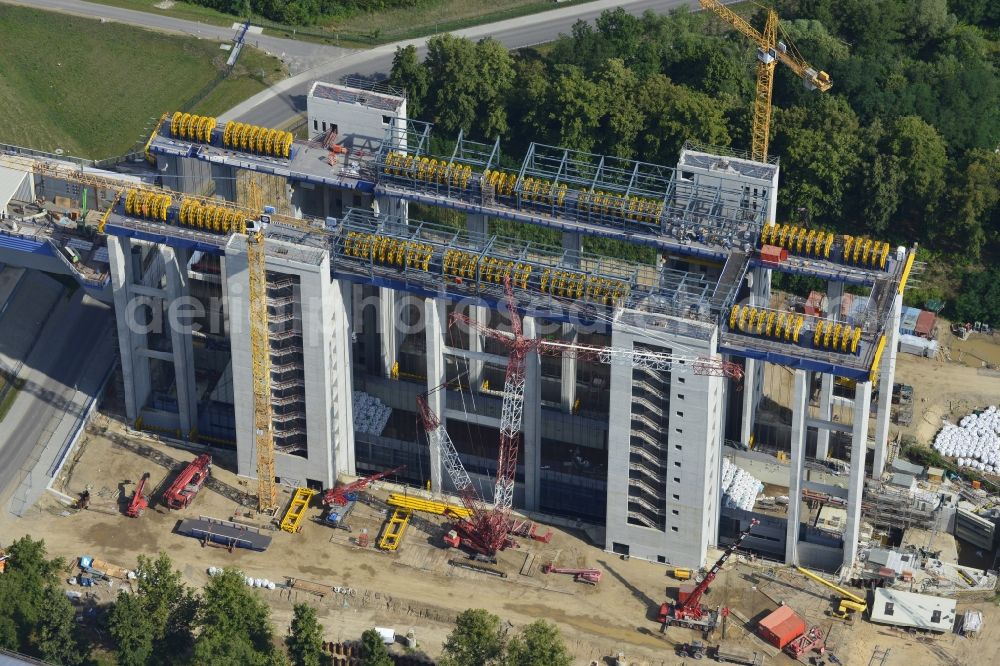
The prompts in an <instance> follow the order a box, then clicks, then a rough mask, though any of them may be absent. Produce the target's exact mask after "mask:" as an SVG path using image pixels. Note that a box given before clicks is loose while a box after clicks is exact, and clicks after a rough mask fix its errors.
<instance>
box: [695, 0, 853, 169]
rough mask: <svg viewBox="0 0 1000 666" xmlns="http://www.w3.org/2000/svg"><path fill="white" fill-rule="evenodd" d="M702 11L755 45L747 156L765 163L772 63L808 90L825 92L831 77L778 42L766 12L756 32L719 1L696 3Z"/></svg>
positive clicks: (773, 15) (775, 20) (771, 12)
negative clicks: (793, 75) (754, 86)
mask: <svg viewBox="0 0 1000 666" xmlns="http://www.w3.org/2000/svg"><path fill="white" fill-rule="evenodd" d="M698 2H699V4H701V6H702V8H704V9H711V10H712V11H713V12H715V13H716V14H717V15H718V16H719V17H720V18H722V20H724V21H725V22H726V23H728V24H730V25H731V26H733V27H734V28H736V30H737V31H738V32H740V33H742V34H743V35H745V36H746V37H748V38H750V39H751V40H752V41H753V42H754V43H755V44H757V91H756V94H755V95H754V101H753V129H752V140H751V147H750V157H751V158H752V159H754V160H756V161H758V162H764V161H765V160H767V144H768V141H769V138H770V132H771V91H772V89H773V88H774V63H775V61H776V60H780V61H781V62H782V63H784V64H785V65H786V66H787V67H788V68H789V69H791V70H792V71H793V72H795V73H796V74H798V75H799V77H800V78H801V79H802V82H803V84H805V86H806V87H807V88H809V89H810V90H819V91H820V92H826V91H827V90H829V89H830V87H831V86H832V85H833V83H832V82H831V81H830V75H829V74H827V73H826V72H820V71H817V70H815V69H814V68H812V67H811V66H810V65H809V63H807V62H806V61H805V60H803V59H802V58H801V57H800V56H799V55H798V54H797V53H794V52H791V51H790V50H789V47H788V45H787V44H786V43H785V42H780V41H778V14H777V12H775V11H774V10H773V9H770V8H769V9H768V10H767V21H766V23H765V24H764V32H763V33H761V32H758V31H757V29H756V28H754V27H753V26H752V25H750V24H749V23H748V22H747V20H746V19H744V18H743V17H742V16H740V15H739V14H737V13H736V12H734V11H733V10H731V9H729V8H728V7H726V6H725V5H724V4H722V3H721V2H720V1H719V0H698Z"/></svg>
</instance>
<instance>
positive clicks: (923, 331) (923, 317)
mask: <svg viewBox="0 0 1000 666" xmlns="http://www.w3.org/2000/svg"><path fill="white" fill-rule="evenodd" d="M936 321H937V316H936V315H935V314H934V313H933V312H928V311H927V310H921V311H920V314H918V315H917V325H916V326H914V327H913V332H914V334H916V335H919V336H920V337H922V338H929V337H931V332H932V331H933V330H934V323H935V322H936Z"/></svg>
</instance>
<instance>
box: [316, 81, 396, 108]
mask: <svg viewBox="0 0 1000 666" xmlns="http://www.w3.org/2000/svg"><path fill="white" fill-rule="evenodd" d="M309 97H315V98H317V99H328V100H331V101H334V102H341V103H343V104H359V105H361V106H368V107H371V108H374V109H382V110H383V111H398V110H399V108H400V107H401V106H402V105H403V103H404V102H405V101H406V99H405V98H403V97H400V96H396V95H390V94H387V93H384V92H377V91H374V90H360V89H358V88H354V87H350V86H342V85H339V84H336V83H325V82H323V81H316V82H314V83H313V84H312V88H310V89H309Z"/></svg>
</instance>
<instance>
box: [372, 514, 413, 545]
mask: <svg viewBox="0 0 1000 666" xmlns="http://www.w3.org/2000/svg"><path fill="white" fill-rule="evenodd" d="M412 513H413V512H412V511H410V510H409V509H402V508H400V509H396V510H395V511H393V512H392V516H391V517H390V518H389V522H387V523H386V524H385V529H384V530H383V531H382V538H380V539H379V541H378V547H379V548H381V549H382V550H396V549H397V548H399V544H400V543H402V541H403V534H404V533H405V532H406V526H407V525H409V524H410V516H411V515H412Z"/></svg>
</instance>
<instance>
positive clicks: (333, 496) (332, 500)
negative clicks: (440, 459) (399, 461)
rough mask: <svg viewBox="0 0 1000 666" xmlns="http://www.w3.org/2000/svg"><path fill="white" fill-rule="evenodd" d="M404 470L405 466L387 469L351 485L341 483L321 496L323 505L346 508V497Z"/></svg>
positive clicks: (347, 499)
mask: <svg viewBox="0 0 1000 666" xmlns="http://www.w3.org/2000/svg"><path fill="white" fill-rule="evenodd" d="M404 469H406V465H400V466H399V467H393V468H392V469H387V470H386V471H384V472H378V473H377V474H372V475H371V476H366V477H365V478H363V479H358V480H357V481H352V482H351V483H341V484H338V485H336V486H334V487H333V488H330V489H329V490H327V491H326V493H325V494H324V495H323V505H324V506H330V505H333V504H336V505H337V506H347V502H348V501H349V498H348V495H350V494H351V493H355V492H357V491H359V490H364V489H365V488H367V487H368V485H369V484H370V483H372V482H373V481H378V480H379V479H383V478H385V477H387V476H392V475H393V474H395V473H396V472H401V471H403V470H404Z"/></svg>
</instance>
